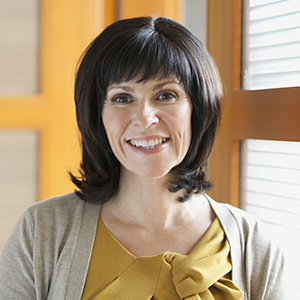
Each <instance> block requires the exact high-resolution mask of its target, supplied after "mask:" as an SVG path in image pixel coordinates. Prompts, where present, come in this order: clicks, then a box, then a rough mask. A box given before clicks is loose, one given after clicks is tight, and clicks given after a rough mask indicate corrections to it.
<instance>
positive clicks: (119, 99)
mask: <svg viewBox="0 0 300 300" xmlns="http://www.w3.org/2000/svg"><path fill="white" fill-rule="evenodd" d="M131 101H132V100H131V99H130V97H129V96H126V95H117V96H115V97H113V98H112V102H113V103H129V102H131Z"/></svg>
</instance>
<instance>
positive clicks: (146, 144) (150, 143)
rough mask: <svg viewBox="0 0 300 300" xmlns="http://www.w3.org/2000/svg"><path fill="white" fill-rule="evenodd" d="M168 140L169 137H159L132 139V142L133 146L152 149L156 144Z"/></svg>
mask: <svg viewBox="0 0 300 300" xmlns="http://www.w3.org/2000/svg"><path fill="white" fill-rule="evenodd" d="M166 141H167V138H158V139H155V140H154V139H152V140H130V141H129V142H130V144H131V145H132V146H135V147H138V148H142V149H151V148H154V147H155V146H157V145H159V144H162V143H165V142H166Z"/></svg>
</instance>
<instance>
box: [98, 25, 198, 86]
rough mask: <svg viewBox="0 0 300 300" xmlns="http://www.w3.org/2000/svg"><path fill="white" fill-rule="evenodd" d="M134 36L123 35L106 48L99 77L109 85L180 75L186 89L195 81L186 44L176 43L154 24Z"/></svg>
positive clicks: (178, 76)
mask: <svg viewBox="0 0 300 300" xmlns="http://www.w3.org/2000/svg"><path fill="white" fill-rule="evenodd" d="M132 35H133V37H132V38H129V39H128V37H127V40H123V39H122V37H119V38H118V39H117V40H115V41H114V43H112V44H111V45H110V46H109V47H110V51H106V57H105V58H104V59H103V60H102V62H104V63H103V65H102V66H101V68H100V74H99V79H100V80H104V81H105V83H104V85H105V86H108V85H110V84H113V83H120V82H122V81H130V80H136V81H137V82H142V81H147V80H149V79H153V78H155V77H157V76H158V77H159V78H160V79H163V78H167V77H171V76H173V77H176V78H177V79H178V80H179V81H180V82H181V83H183V85H184V86H185V88H186V89H188V83H189V82H191V80H190V79H191V78H190V77H191V73H192V72H191V67H190V62H189V60H188V56H187V55H186V53H185V52H184V48H183V47H182V45H176V44H175V43H173V42H172V41H170V39H168V38H167V37H166V36H165V35H163V34H161V33H159V32H155V31H154V30H153V29H152V28H149V29H148V30H145V28H143V29H142V30H140V31H137V32H134V33H133V34H132Z"/></svg>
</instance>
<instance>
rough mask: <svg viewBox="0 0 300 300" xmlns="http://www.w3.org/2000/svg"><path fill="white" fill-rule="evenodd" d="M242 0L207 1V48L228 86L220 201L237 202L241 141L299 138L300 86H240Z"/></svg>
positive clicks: (217, 174)
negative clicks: (260, 88)
mask: <svg viewBox="0 0 300 300" xmlns="http://www.w3.org/2000/svg"><path fill="white" fill-rule="evenodd" d="M241 9H242V0H225V1H219V0H210V1H208V28H207V30H208V33H207V47H208V50H209V52H210V53H211V54H212V56H213V57H214V59H215V61H216V64H217V65H218V68H219V70H220V74H221V77H222V79H223V82H224V87H225V97H224V108H223V119H222V123H221V128H220V132H219V136H218V138H217V140H216V144H215V148H214V150H213V153H212V155H211V159H210V168H211V177H212V179H215V188H214V189H213V190H212V191H211V193H210V194H211V196H212V197H214V198H215V199H216V200H217V201H220V202H227V203H231V204H233V205H235V206H238V203H239V151H240V150H239V141H240V140H245V139H266V140H283V141H300V87H291V88H278V89H267V90H255V91H248V90H242V89H241V88H240V86H241V82H240V80H241V32H242V30H241V20H242V10H241Z"/></svg>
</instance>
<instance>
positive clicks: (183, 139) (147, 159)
mask: <svg viewBox="0 0 300 300" xmlns="http://www.w3.org/2000/svg"><path fill="white" fill-rule="evenodd" d="M192 109H193V108H192V103H191V100H190V98H189V96H188V95H187V94H186V92H185V90H184V87H183V86H182V85H181V84H180V83H179V82H178V80H176V79H175V78H173V77H169V78H164V79H152V80H148V81H145V82H140V83H138V82H136V81H134V80H132V81H127V82H121V83H118V84H112V85H110V86H109V87H108V89H107V97H106V101H105V104H104V107H103V115H102V117H103V124H104V127H105V130H106V133H107V136H108V140H109V143H110V146H111V148H112V151H113V153H114V154H115V156H116V157H117V159H118V160H119V162H120V163H121V165H122V167H123V168H125V169H126V170H127V171H129V172H131V173H134V174H137V175H139V176H142V177H144V178H147V179H156V178H161V177H163V176H165V175H166V174H168V173H169V171H170V170H171V169H172V168H173V167H175V166H177V165H178V164H179V163H180V162H181V161H182V160H183V158H184V157H185V155H186V153H187V151H188V148H189V146H190V142H191V133H192V130H191V114H192Z"/></svg>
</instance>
